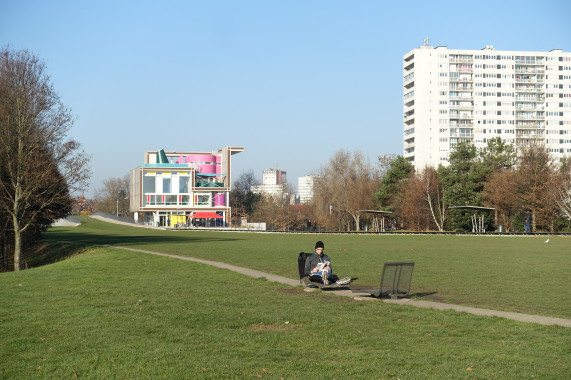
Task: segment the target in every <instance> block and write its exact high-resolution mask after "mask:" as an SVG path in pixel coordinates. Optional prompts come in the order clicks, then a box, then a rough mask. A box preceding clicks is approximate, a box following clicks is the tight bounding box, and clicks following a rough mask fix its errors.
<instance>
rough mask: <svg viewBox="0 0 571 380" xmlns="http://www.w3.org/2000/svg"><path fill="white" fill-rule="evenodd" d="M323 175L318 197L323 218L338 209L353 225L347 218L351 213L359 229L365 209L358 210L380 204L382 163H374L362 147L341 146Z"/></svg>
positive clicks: (317, 191) (315, 194) (321, 174)
mask: <svg viewBox="0 0 571 380" xmlns="http://www.w3.org/2000/svg"><path fill="white" fill-rule="evenodd" d="M319 177H320V178H319V180H318V181H317V186H316V187H315V190H314V201H315V202H316V204H317V205H318V207H317V209H319V210H321V212H322V214H321V217H322V219H323V218H327V213H329V216H332V215H333V214H334V213H335V215H336V216H337V217H338V221H342V222H344V224H345V226H346V228H347V229H352V228H351V225H350V224H349V222H348V221H347V220H346V219H345V218H344V217H345V216H349V217H350V219H351V222H352V223H351V224H352V225H353V226H354V228H355V230H356V231H359V230H360V216H361V213H359V212H357V211H359V210H366V209H375V207H376V204H375V198H374V193H375V191H376V190H377V188H378V186H379V179H380V176H379V167H376V166H373V165H372V164H371V162H370V160H369V159H368V158H366V157H365V156H364V155H363V153H362V152H360V151H355V152H353V153H350V152H348V151H345V150H340V151H338V152H336V153H335V155H334V156H333V157H332V158H331V159H330V160H329V163H328V165H327V166H325V167H324V168H322V169H321V173H320V174H319Z"/></svg>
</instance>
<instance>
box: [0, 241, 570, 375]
mask: <svg viewBox="0 0 571 380" xmlns="http://www.w3.org/2000/svg"><path fill="white" fill-rule="evenodd" d="M165 236H169V235H168V234H166V235H165ZM178 236H182V235H178ZM248 236H250V235H248ZM213 237H214V236H212V237H211V238H213ZM266 238H268V237H267V236H266ZM221 239H224V238H223V237H218V235H216V238H215V239H214V240H221ZM166 240H168V239H166ZM199 240H200V241H201V244H205V243H206V242H207V240H209V238H207V237H202V238H200V239H199ZM328 240H329V237H328ZM137 244H141V242H137ZM170 244H173V242H172V240H171V241H169V242H168V244H165V246H166V247H168V246H169V245H170ZM215 245H216V244H214V246H215ZM146 248H149V247H146ZM158 248H159V246H157V247H155V248H154V249H158ZM341 253H342V252H339V256H342V255H341ZM337 255H338V254H336V255H335V256H336V257H337ZM280 262H281V261H280ZM287 262H288V263H289V262H291V260H290V259H289V258H288V260H287ZM279 266H281V264H280V265H279ZM340 266H341V264H340ZM418 272H421V271H420V270H419V271H418ZM415 275H416V274H415ZM0 288H1V289H3V291H2V292H1V293H0V358H1V360H0V378H6V379H10V378H18V379H20V378H54V379H56V378H57V379H60V378H74V377H81V378H89V379H102V378H107V379H111V378H138V379H159V378H160V379H174V378H177V379H178V378H211V379H219V378H275V379H279V378H287V379H293V378H300V379H302V378H303V379H312V378H338V379H349V378H352V379H371V378H376V379H394V378H401V379H418V378H429V379H444V378H446V379H462V378H470V379H490V378H499V379H523V378H527V379H530V378H540V379H560V378H565V377H566V376H567V375H568V374H569V372H570V370H571V368H570V365H569V360H568V355H569V354H568V345H569V338H570V334H569V330H570V329H568V328H563V327H559V326H540V325H536V324H529V323H520V322H515V321H510V320H506V319H501V318H488V317H480V316H474V315H469V314H465V313H456V312H453V311H445V312H443V311H436V310H425V309H417V308H411V307H406V306H398V305H390V304H383V303H380V302H359V301H352V300H350V299H346V298H343V297H335V296H331V295H328V294H326V293H322V292H316V293H305V292H303V291H302V290H301V289H299V288H291V287H288V286H285V285H280V284H275V283H269V282H267V281H265V280H260V279H251V278H248V277H244V276H242V275H239V274H236V273H232V272H229V271H226V270H222V269H217V268H213V267H209V266H205V265H201V264H197V263H192V262H185V261H179V260H173V259H170V258H164V257H157V256H152V255H144V254H132V253H129V252H125V251H120V250H116V249H112V248H96V249H93V250H89V251H87V252H84V253H83V254H81V255H78V256H75V257H72V258H70V259H68V260H65V261H61V262H59V263H56V264H53V265H49V266H44V267H41V268H36V269H31V270H27V271H23V272H18V273H5V274H2V275H0ZM566 374H567V375H566Z"/></svg>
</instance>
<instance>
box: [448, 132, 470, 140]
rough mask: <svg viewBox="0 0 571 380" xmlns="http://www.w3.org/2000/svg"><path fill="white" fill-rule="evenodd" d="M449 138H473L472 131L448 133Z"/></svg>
mask: <svg viewBox="0 0 571 380" xmlns="http://www.w3.org/2000/svg"><path fill="white" fill-rule="evenodd" d="M450 137H451V138H462V139H473V138H474V134H473V133H450Z"/></svg>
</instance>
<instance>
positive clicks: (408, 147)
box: [404, 139, 414, 150]
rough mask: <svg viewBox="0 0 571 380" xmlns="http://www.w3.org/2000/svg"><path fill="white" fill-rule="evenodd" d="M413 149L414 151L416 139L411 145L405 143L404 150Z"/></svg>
mask: <svg viewBox="0 0 571 380" xmlns="http://www.w3.org/2000/svg"><path fill="white" fill-rule="evenodd" d="M411 149H412V150H414V139H412V142H410V143H407V142H406V141H405V143H404V150H411Z"/></svg>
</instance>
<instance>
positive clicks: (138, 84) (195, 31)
mask: <svg viewBox="0 0 571 380" xmlns="http://www.w3.org/2000/svg"><path fill="white" fill-rule="evenodd" d="M570 14H571V2H569V1H566V0H546V1H541V2H539V1H527V0H520V1H511V0H509V1H487V0H484V1H478V2H476V3H470V2H467V3H466V6H462V2H458V1H412V0H409V1H406V2H401V1H365V0H355V1H335V0H327V1H325V0H323V1H309V0H306V1H296V0H288V1H262V0H259V1H237V0H236V1H215V0H214V1H171V0H163V1H141V0H138V1H107V0H102V1H72V0H61V1H58V0H54V1H42V0H35V1H31V0H0V46H2V47H4V46H6V45H10V46H11V47H13V48H15V49H28V50H30V51H32V52H34V53H35V54H37V55H38V56H39V57H40V58H41V59H42V60H44V62H45V63H46V64H47V69H48V72H49V73H50V75H51V77H52V81H53V84H54V87H55V88H56V91H57V92H58V93H59V94H60V97H61V99H62V101H63V103H64V104H65V105H66V106H68V107H69V108H71V110H72V112H73V114H74V115H75V117H76V122H75V125H74V127H73V128H72V130H71V132H70V135H71V137H73V138H75V139H77V140H78V141H79V142H81V143H82V145H83V147H84V149H85V150H86V151H87V152H88V153H89V154H90V155H91V156H92V159H91V167H92V170H93V177H92V181H91V188H90V190H89V191H87V192H86V195H88V196H92V195H93V193H94V191H95V190H96V189H100V188H101V187H102V182H103V180H104V179H107V178H110V177H121V176H123V175H125V174H127V173H128V172H129V171H130V170H131V169H133V168H135V167H136V166H138V165H140V164H142V160H143V153H144V152H145V151H147V150H155V149H161V148H162V149H165V150H204V151H210V150H214V149H218V148H221V147H224V146H243V147H244V148H245V151H244V152H243V153H240V154H237V155H235V156H233V165H232V169H233V174H234V176H235V177H236V176H237V175H239V174H240V173H242V172H244V171H247V170H250V169H252V170H254V173H255V174H256V176H257V177H258V178H259V179H261V174H262V170H264V169H269V168H275V167H279V168H280V169H282V170H286V171H287V173H288V181H289V182H290V183H291V184H292V185H294V186H297V177H299V176H303V175H306V174H310V173H312V172H315V171H317V170H319V168H320V167H321V166H322V165H324V164H326V163H327V161H328V160H329V158H330V157H331V156H333V154H334V153H335V152H336V151H337V150H339V149H347V150H350V151H354V150H361V151H362V152H364V153H365V154H366V155H367V156H368V157H369V158H370V159H371V160H376V157H377V156H379V155H384V154H391V153H396V154H402V57H403V55H404V54H406V53H407V52H408V51H410V50H412V49H414V48H416V47H418V46H420V45H422V44H423V40H424V38H426V37H429V38H430V45H432V46H440V45H443V46H448V47H449V48H452V49H481V48H483V47H484V46H486V45H493V46H494V47H495V48H496V49H497V50H530V51H545V50H551V49H563V50H564V51H571V24H570V23H569V15H570Z"/></svg>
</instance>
